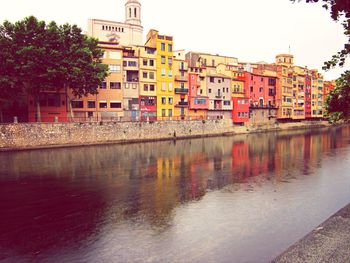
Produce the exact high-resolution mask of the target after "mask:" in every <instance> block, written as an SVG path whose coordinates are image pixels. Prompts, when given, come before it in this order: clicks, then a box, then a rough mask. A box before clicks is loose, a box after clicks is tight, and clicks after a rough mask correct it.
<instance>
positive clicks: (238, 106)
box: [232, 70, 250, 124]
mask: <svg viewBox="0 0 350 263" xmlns="http://www.w3.org/2000/svg"><path fill="white" fill-rule="evenodd" d="M244 83H245V72H244V71H243V70H242V71H238V72H235V74H234V79H233V80H232V106H233V107H232V121H233V122H234V123H239V124H244V123H245V122H249V105H250V103H249V97H247V96H246V93H245V84H244Z"/></svg>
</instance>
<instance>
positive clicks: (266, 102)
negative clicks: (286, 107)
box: [245, 72, 277, 107]
mask: <svg viewBox="0 0 350 263" xmlns="http://www.w3.org/2000/svg"><path fill="white" fill-rule="evenodd" d="M276 82H277V77H274V76H265V75H262V74H257V73H250V72H245V92H246V96H247V97H248V98H249V99H250V103H251V104H252V105H254V106H259V107H274V106H275V105H276V100H275V96H276Z"/></svg>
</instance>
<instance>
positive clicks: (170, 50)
mask: <svg viewBox="0 0 350 263" xmlns="http://www.w3.org/2000/svg"><path fill="white" fill-rule="evenodd" d="M168 51H169V52H173V45H172V44H169V45H168Z"/></svg>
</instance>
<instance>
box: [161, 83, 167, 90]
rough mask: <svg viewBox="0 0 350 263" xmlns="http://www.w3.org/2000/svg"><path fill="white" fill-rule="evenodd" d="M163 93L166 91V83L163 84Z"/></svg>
mask: <svg viewBox="0 0 350 263" xmlns="http://www.w3.org/2000/svg"><path fill="white" fill-rule="evenodd" d="M162 91H166V83H165V82H163V83H162Z"/></svg>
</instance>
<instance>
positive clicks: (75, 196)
mask: <svg viewBox="0 0 350 263" xmlns="http://www.w3.org/2000/svg"><path fill="white" fill-rule="evenodd" d="M349 168H350V127H349V126H346V127H337V128H331V129H322V130H314V131H293V132H280V133H266V134H254V135H239V136H234V137H220V138H209V139H208V138H207V139H195V140H184V141H176V142H158V143H144V144H132V145H114V146H96V147H82V148H69V149H54V150H40V151H25V152H12V153H0V213H1V214H0V215H1V216H0V262H238V263H240V262H268V261H269V260H271V259H272V258H274V257H275V256H277V255H278V254H280V253H281V252H283V251H284V250H285V249H286V248H287V247H288V246H290V245H291V244H293V243H294V242H295V241H297V240H298V239H300V238H302V237H303V236H304V235H305V234H307V233H308V232H309V231H311V230H312V229H313V228H314V227H316V226H317V225H319V224H320V223H322V222H323V221H324V220H326V219H327V218H328V217H329V216H331V215H332V214H333V213H335V212H336V211H338V210H339V209H340V208H342V207H343V206H345V205H346V204H348V203H349V202H350V173H349Z"/></svg>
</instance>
